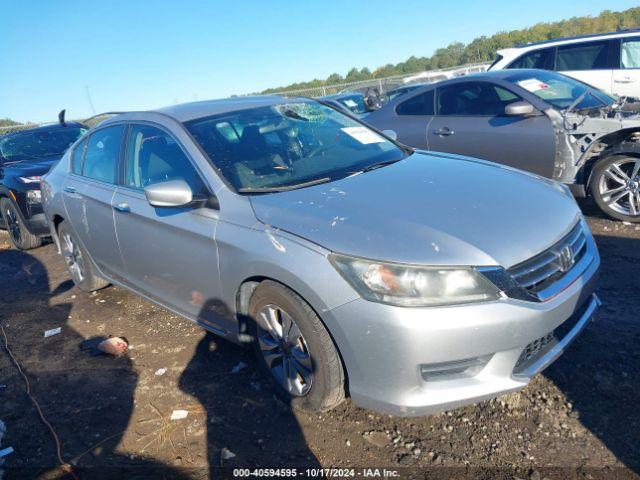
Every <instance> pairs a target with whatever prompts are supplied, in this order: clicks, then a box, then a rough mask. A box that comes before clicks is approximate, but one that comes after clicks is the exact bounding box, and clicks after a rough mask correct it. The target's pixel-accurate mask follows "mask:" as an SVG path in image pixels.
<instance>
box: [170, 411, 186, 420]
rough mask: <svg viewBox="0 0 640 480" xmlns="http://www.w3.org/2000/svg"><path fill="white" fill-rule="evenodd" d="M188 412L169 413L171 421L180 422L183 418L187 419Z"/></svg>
mask: <svg viewBox="0 0 640 480" xmlns="http://www.w3.org/2000/svg"><path fill="white" fill-rule="evenodd" d="M187 415H189V412H188V411H187V410H174V411H173V412H171V420H182V419H183V418H187Z"/></svg>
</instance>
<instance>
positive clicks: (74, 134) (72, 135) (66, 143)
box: [0, 127, 87, 163]
mask: <svg viewBox="0 0 640 480" xmlns="http://www.w3.org/2000/svg"><path fill="white" fill-rule="evenodd" d="M86 131H87V130H86V129H84V128H70V127H69V128H56V129H55V130H53V129H52V130H44V131H32V132H29V131H27V132H20V133H16V134H14V135H9V136H7V137H5V138H0V155H1V156H2V157H3V159H4V160H3V161H4V162H6V163H10V162H22V161H24V160H41V159H43V158H46V157H56V156H60V155H62V154H63V153H64V152H66V151H67V149H68V148H69V147H70V146H71V145H73V143H74V142H75V141H76V140H77V139H78V138H80V137H81V136H82V135H84V133H85V132H86Z"/></svg>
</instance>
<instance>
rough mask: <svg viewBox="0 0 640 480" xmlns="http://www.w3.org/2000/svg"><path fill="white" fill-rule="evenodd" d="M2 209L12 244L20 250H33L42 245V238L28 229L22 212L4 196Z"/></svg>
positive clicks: (1, 203) (0, 203)
mask: <svg viewBox="0 0 640 480" xmlns="http://www.w3.org/2000/svg"><path fill="white" fill-rule="evenodd" d="M0 209H1V210H2V218H3V220H4V224H5V226H6V228H7V232H8V233H9V240H10V241H11V245H13V246H14V247H15V248H17V249H18V250H31V249H32V248H36V247H39V246H40V245H42V238H41V237H38V236H36V235H32V234H31V233H30V232H29V230H27V227H26V226H25V224H24V223H23V222H22V218H21V217H20V214H19V213H18V211H17V210H16V206H15V205H14V204H13V203H11V202H10V201H9V199H8V198H3V199H2V200H1V201H0Z"/></svg>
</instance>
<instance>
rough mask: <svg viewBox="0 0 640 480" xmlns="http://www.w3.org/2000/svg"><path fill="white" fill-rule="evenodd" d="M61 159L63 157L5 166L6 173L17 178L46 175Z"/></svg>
mask: <svg viewBox="0 0 640 480" xmlns="http://www.w3.org/2000/svg"><path fill="white" fill-rule="evenodd" d="M61 158H62V155H60V156H56V157H47V158H46V159H42V160H25V161H24V162H18V163H10V164H8V165H4V173H5V175H12V176H16V177H33V176H38V175H44V174H45V173H47V172H48V171H49V170H50V169H51V167H52V166H53V165H54V164H55V163H56V162H57V161H58V160H60V159H61Z"/></svg>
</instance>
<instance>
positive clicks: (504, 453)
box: [0, 215, 640, 478]
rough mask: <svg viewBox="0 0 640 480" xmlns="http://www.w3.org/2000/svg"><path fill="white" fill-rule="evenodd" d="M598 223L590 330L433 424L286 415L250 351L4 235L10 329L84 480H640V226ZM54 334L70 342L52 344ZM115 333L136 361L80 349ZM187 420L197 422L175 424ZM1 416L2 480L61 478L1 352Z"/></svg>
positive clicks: (355, 412)
mask: <svg viewBox="0 0 640 480" xmlns="http://www.w3.org/2000/svg"><path fill="white" fill-rule="evenodd" d="M589 223H590V225H591V227H592V230H593V232H594V234H595V235H596V239H597V242H598V245H599V247H600V252H601V255H602V259H603V267H602V276H601V283H600V288H599V294H600V296H601V298H602V300H603V301H604V305H603V307H602V309H601V311H600V313H599V315H598V316H597V319H596V321H595V322H592V323H591V324H590V325H589V326H588V327H587V328H586V330H585V331H584V333H583V334H582V335H581V336H580V338H579V339H578V340H577V341H576V342H575V343H574V344H573V345H572V347H571V348H570V350H569V351H568V352H567V353H566V354H565V355H564V356H563V357H561V358H560V359H559V360H558V361H557V362H556V363H555V364H554V365H552V366H551V367H550V368H549V369H548V370H546V371H545V372H544V373H543V374H542V375H539V376H538V377H537V378H535V379H534V380H533V381H532V382H531V384H530V385H529V386H528V387H527V388H526V389H524V390H523V391H521V392H518V393H514V394H511V395H508V396H506V397H501V398H498V399H496V400H492V401H489V402H484V403H481V404H478V405H474V406H470V407H466V408H462V409H459V410H455V411H451V412H444V413H442V414H439V415H435V416H430V417H421V418H410V419H403V418H393V417H389V416H382V415H378V414H376V413H374V412H370V411H366V410H362V409H360V408H358V407H356V406H354V405H353V404H352V403H351V402H350V401H349V400H347V401H346V402H345V403H344V404H343V405H341V406H340V407H338V408H337V409H336V410H334V411H332V412H329V413H325V414H322V415H307V414H301V413H298V412H292V411H291V410H290V409H289V408H288V407H287V406H286V405H284V404H282V403H280V402H279V401H278V400H276V399H275V398H274V396H273V395H272V393H271V391H270V390H269V388H268V387H267V385H265V384H264V383H263V382H262V380H261V379H260V377H259V375H258V372H257V369H256V368H255V367H254V363H253V360H252V358H251V356H250V354H249V353H247V352H245V351H243V350H242V349H240V348H238V347H236V346H233V345H231V344H229V343H227V342H225V341H222V340H219V339H217V338H215V337H213V336H212V335H209V334H206V333H205V332H204V331H203V330H201V329H200V328H198V327H196V326H195V325H193V324H191V323H190V322H188V321H186V320H183V319H181V318H178V317H176V316H175V315H173V314H172V313H170V312H168V311H166V310H164V309H162V308H160V307H157V306H155V305H152V304H150V303H148V302H146V301H144V300H142V299H140V298H138V297H136V296H135V295H132V294H130V293H128V292H127V291H125V290H123V289H121V288H117V287H110V288H107V289H104V290H101V291H100V292H97V293H94V294H93V295H90V294H85V293H83V292H81V291H79V290H78V289H77V288H75V287H74V286H73V284H72V283H71V282H70V280H69V277H68V275H67V273H66V271H65V268H64V265H63V261H62V258H61V257H59V256H58V255H57V254H56V252H55V249H54V247H53V245H51V244H49V245H46V246H44V247H42V248H39V249H36V250H33V251H31V252H28V253H24V252H17V251H15V250H10V249H9V248H8V244H7V242H6V237H4V236H2V235H0V302H1V303H0V305H2V307H1V323H0V325H2V326H3V327H4V329H5V331H6V335H7V338H8V342H9V346H10V348H11V349H12V351H13V353H14V355H15V357H16V358H17V359H18V360H19V362H20V363H21V364H22V367H23V369H24V371H25V373H26V374H27V376H28V378H29V380H30V383H31V388H32V392H33V395H34V397H35V398H36V399H37V400H38V402H39V404H40V405H41V407H42V410H43V412H44V413H45V414H46V416H47V418H48V419H49V421H50V422H51V424H52V426H53V427H54V429H55V431H56V432H57V435H58V437H59V439H60V443H61V455H62V457H63V459H64V461H65V462H69V463H71V464H72V465H74V466H75V467H74V468H75V471H76V472H77V475H79V476H82V478H209V476H211V478H213V477H214V476H216V472H221V471H219V470H216V471H213V470H212V469H213V468H214V467H219V466H221V465H222V466H227V467H229V466H230V467H233V466H242V467H262V468H272V467H277V466H296V467H298V468H300V467H303V466H305V467H323V468H331V467H340V468H350V467H354V468H362V467H378V468H388V469H396V470H397V471H398V472H400V473H401V474H402V475H405V474H406V475H408V476H411V475H414V476H415V475H418V476H421V475H423V473H424V472H426V471H430V472H431V473H432V474H435V475H436V476H451V475H453V476H455V475H458V474H461V473H463V471H462V470H455V469H450V468H447V467H455V468H460V467H466V468H468V469H471V470H468V471H467V473H468V474H469V472H472V473H470V475H471V476H473V477H478V476H480V475H481V474H480V472H483V473H482V475H483V476H485V477H495V476H502V477H504V478H514V477H517V478H545V477H548V478H571V476H572V475H577V476H578V477H580V478H583V477H584V478H605V477H609V476H611V475H617V476H618V477H620V478H640V476H639V475H638V474H639V473H640V434H639V433H638V432H640V406H639V395H638V389H639V387H640V326H639V317H638V312H639V311H640V295H639V293H640V276H639V275H638V265H639V261H640V248H639V246H640V226H635V225H624V224H622V223H619V222H612V221H609V220H605V219H602V218H599V217H596V216H593V215H591V216H590V217H589ZM55 327H62V333H60V334H58V335H55V336H52V337H49V338H44V336H43V332H44V331H45V330H47V329H50V328H55ZM109 334H113V335H124V336H125V337H126V338H127V339H128V340H129V342H130V343H131V346H132V349H131V350H130V352H129V354H128V355H127V356H125V357H122V358H117V359H116V358H110V357H101V356H98V357H92V356H90V355H88V354H86V353H83V352H81V351H80V349H79V348H78V345H79V343H80V342H81V341H82V340H84V339H87V338H92V337H97V336H104V335H109ZM0 340H2V337H1V336H0ZM234 372H235V373H234ZM178 409H180V410H186V411H187V412H188V414H187V417H186V418H184V419H182V420H170V419H169V418H170V415H171V413H172V411H173V410H178ZM0 419H1V420H3V421H4V422H5V424H6V426H7V433H6V434H5V437H4V438H3V439H2V445H3V447H4V446H8V445H11V446H13V447H14V449H15V452H14V453H12V454H11V455H9V456H8V457H7V460H6V464H5V465H4V468H5V469H6V472H5V478H34V477H40V478H62V477H63V476H64V474H63V473H62V470H61V469H60V468H57V463H58V462H57V460H56V450H55V444H54V442H53V440H52V438H51V435H50V433H49V431H48V430H47V428H46V427H45V426H44V424H43V423H42V422H41V421H40V420H39V419H38V416H37V412H36V409H35V408H34V407H33V405H32V403H31V401H30V399H29V397H28V396H27V395H26V393H25V384H24V380H23V379H22V377H21V376H20V375H19V374H18V372H17V370H16V368H15V367H14V365H13V364H12V363H11V361H10V359H9V357H8V355H7V352H6V351H5V350H2V353H1V354H0ZM0 468H2V467H0ZM154 469H157V470H154ZM426 469H429V470H426ZM474 469H482V470H474ZM124 471H126V472H127V475H125V474H124V473H123V472H124ZM132 472H135V473H134V474H132ZM151 472H158V473H157V474H156V473H151ZM223 473H224V472H223ZM226 473H228V471H227V472H226ZM358 473H361V472H358ZM438 474H440V475H438ZM145 475H150V476H149V477H147V476H145ZM0 478H1V475H0Z"/></svg>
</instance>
